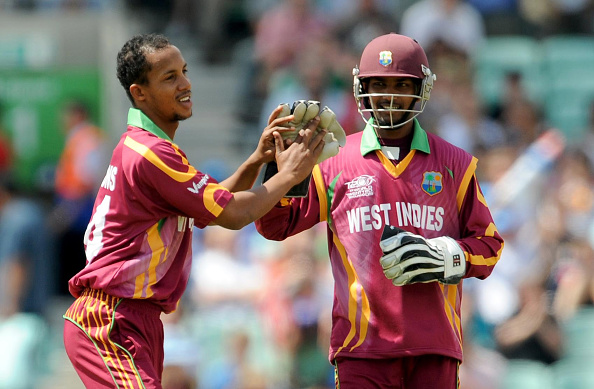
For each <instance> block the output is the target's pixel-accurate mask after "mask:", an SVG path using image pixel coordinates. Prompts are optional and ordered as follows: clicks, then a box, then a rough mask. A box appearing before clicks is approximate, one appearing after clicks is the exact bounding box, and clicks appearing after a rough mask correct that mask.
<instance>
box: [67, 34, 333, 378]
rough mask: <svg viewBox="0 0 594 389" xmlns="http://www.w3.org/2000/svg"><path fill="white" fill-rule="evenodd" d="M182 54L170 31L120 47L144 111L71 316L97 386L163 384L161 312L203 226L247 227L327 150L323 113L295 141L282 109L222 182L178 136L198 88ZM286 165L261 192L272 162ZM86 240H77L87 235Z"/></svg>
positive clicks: (103, 205) (132, 115)
mask: <svg viewBox="0 0 594 389" xmlns="http://www.w3.org/2000/svg"><path fill="white" fill-rule="evenodd" d="M187 71H188V70H187V64H186V61H185V60H184V58H183V56H182V54H181V52H180V51H179V49H178V48H177V47H175V46H174V45H172V44H171V43H170V42H169V41H168V39H167V38H166V37H164V36H162V35H155V34H149V35H138V36H135V37H133V38H131V39H130V40H129V41H128V42H126V43H125V44H124V46H123V47H122V49H121V50H120V52H119V53H118V56H117V75H118V78H119V80H120V83H121V84H122V86H123V87H124V89H125V91H126V93H127V95H128V97H129V99H130V101H131V102H132V106H133V108H131V109H130V111H129V113H128V127H127V129H126V131H125V132H124V133H123V135H122V136H121V138H120V141H119V143H118V144H117V146H116V147H115V150H114V151H113V155H112V158H111V162H110V163H109V166H108V167H107V173H106V175H105V178H104V179H103V183H102V184H101V188H100V189H99V191H98V193H97V198H96V200H95V206H94V209H93V215H92V218H91V220H90V222H89V224H88V227H87V229H86V233H85V237H84V245H85V253H86V259H87V263H86V266H85V267H84V269H82V270H80V272H78V273H77V274H76V275H75V276H74V277H73V278H71V279H70V281H69V290H70V292H71V293H72V295H73V296H74V297H76V300H75V301H74V303H73V304H72V306H71V307H70V308H69V309H68V310H67V312H66V313H65V314H64V318H65V325H64V343H65V348H66V352H67V354H68V357H69V358H70V360H71V362H72V364H73V366H74V368H75V369H76V371H77V373H78V375H79V376H80V378H81V380H82V381H83V383H84V385H85V386H86V387H87V388H93V389H95V388H128V389H133V388H134V389H136V388H145V389H148V388H151V389H152V388H161V387H162V386H161V374H162V370H163V325H162V323H161V320H160V315H161V313H162V312H164V313H169V312H172V311H173V310H175V308H176V306H177V303H178V301H179V299H180V297H181V296H182V294H183V292H184V290H185V288H186V285H187V282H188V278H189V274H190V260H191V257H192V254H191V240H192V231H193V228H194V226H196V227H198V228H204V227H206V226H207V225H209V224H217V225H220V226H223V227H226V228H231V229H239V228H242V227H243V226H245V225H247V224H249V223H251V222H253V221H254V220H255V219H257V218H258V217H261V216H262V215H264V214H265V212H267V211H268V210H269V209H270V208H272V207H273V206H274V204H276V203H277V202H278V201H279V200H280V199H281V198H282V196H283V195H284V194H285V193H286V192H287V191H288V190H289V189H290V188H291V187H292V186H294V185H295V184H297V183H299V182H301V181H302V180H304V179H305V178H306V177H307V176H308V175H309V174H310V173H311V170H312V168H313V166H314V165H315V163H316V160H317V158H318V156H319V155H320V153H321V151H322V149H323V145H324V142H323V141H322V138H323V136H324V135H325V131H323V130H321V131H319V132H318V133H317V135H315V136H314V135H313V134H314V131H313V130H314V129H317V125H318V123H319V117H317V118H314V119H313V120H312V121H311V122H310V124H309V125H308V126H306V127H304V128H302V129H301V131H300V132H299V134H300V135H298V137H297V138H296V141H295V142H293V143H292V144H291V145H290V146H288V147H286V148H285V145H284V143H283V140H282V138H281V135H280V132H282V131H287V128H285V127H283V128H281V127H280V125H281V124H286V122H287V121H290V120H292V117H291V116H287V117H283V118H277V116H278V113H279V112H280V110H278V109H277V110H276V111H274V112H273V113H272V115H271V119H270V123H271V124H270V125H269V126H267V127H266V128H265V129H264V131H263V134H262V137H261V138H260V142H259V144H258V147H257V149H256V151H254V153H253V154H252V155H251V156H250V157H249V158H248V159H247V160H246V161H245V162H244V163H243V164H242V165H241V166H240V167H239V169H238V170H237V171H236V172H235V173H234V174H233V175H231V177H229V178H228V179H226V180H224V181H223V182H221V183H218V182H217V181H216V180H214V179H213V178H212V177H210V176H209V175H208V174H207V173H203V172H200V171H198V170H196V169H195V168H194V167H193V166H192V165H190V164H189V163H188V160H187V158H186V155H185V154H184V153H183V151H182V150H181V149H180V148H179V146H178V145H176V144H175V143H174V142H173V138H174V135H175V132H176V130H177V128H178V125H179V121H180V120H184V119H187V118H189V117H190V116H191V115H192V85H191V83H190V80H189V78H188V74H187ZM273 159H275V160H276V162H277V165H278V166H279V174H277V175H276V176H274V177H272V178H271V179H270V180H268V181H267V182H266V183H264V184H263V185H261V186H258V187H255V188H253V189H250V188H251V187H252V185H253V184H254V181H255V179H256V178H257V176H258V172H259V170H260V168H261V166H262V165H263V164H265V163H267V162H270V161H272V160H273ZM78 243H79V242H73V244H78Z"/></svg>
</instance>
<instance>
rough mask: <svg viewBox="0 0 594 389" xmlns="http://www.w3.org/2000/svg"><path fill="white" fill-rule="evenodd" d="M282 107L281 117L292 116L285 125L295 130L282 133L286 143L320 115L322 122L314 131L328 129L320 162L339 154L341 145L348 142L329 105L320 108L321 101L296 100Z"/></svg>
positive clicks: (319, 158)
mask: <svg viewBox="0 0 594 389" xmlns="http://www.w3.org/2000/svg"><path fill="white" fill-rule="evenodd" d="M281 107H282V110H281V112H280V114H279V115H278V117H279V118H282V117H288V116H292V119H291V120H290V121H288V122H287V123H286V124H285V126H288V127H292V128H293V130H290V131H284V132H282V133H281V135H282V137H283V139H285V141H286V142H285V143H286V144H290V143H291V141H292V140H293V139H294V138H295V137H296V136H297V134H298V133H299V131H300V130H301V129H302V128H305V127H307V126H308V124H309V123H310V121H311V120H312V119H313V118H314V117H316V116H319V117H320V122H319V124H318V126H317V127H316V128H314V132H315V133H316V134H317V133H318V132H320V131H322V130H326V135H325V136H324V148H323V149H322V153H321V154H320V155H319V157H318V161H317V162H318V163H320V162H322V161H324V160H326V159H328V158H330V157H333V156H335V155H336V154H338V152H339V151H340V147H344V145H345V144H346V134H345V132H344V129H343V128H342V126H341V125H340V123H338V121H337V120H336V114H335V113H334V112H333V111H332V110H331V109H330V108H328V107H324V108H322V109H320V102H319V101H314V100H296V101H294V102H293V105H292V106H289V104H288V103H283V104H281ZM281 126H282V124H281Z"/></svg>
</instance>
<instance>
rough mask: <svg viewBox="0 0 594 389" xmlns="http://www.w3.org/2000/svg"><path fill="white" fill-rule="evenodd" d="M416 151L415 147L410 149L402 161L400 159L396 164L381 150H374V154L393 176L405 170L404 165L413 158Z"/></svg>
mask: <svg viewBox="0 0 594 389" xmlns="http://www.w3.org/2000/svg"><path fill="white" fill-rule="evenodd" d="M416 152H417V150H416V149H412V150H411V151H410V152H409V153H408V154H407V156H406V157H405V158H404V159H403V160H402V161H400V162H399V163H398V164H397V165H394V164H393V163H392V161H391V160H390V159H389V158H388V157H386V156H385V155H384V153H382V152H381V150H375V154H376V155H377V157H378V158H379V160H380V162H381V163H382V165H384V168H385V169H386V170H387V171H388V173H390V174H391V175H392V176H394V177H398V176H400V175H401V174H402V172H403V171H404V170H406V167H407V166H408V164H409V163H410V161H411V160H412V159H413V157H414V155H415V154H416Z"/></svg>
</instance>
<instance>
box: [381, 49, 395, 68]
mask: <svg viewBox="0 0 594 389" xmlns="http://www.w3.org/2000/svg"><path fill="white" fill-rule="evenodd" d="M379 63H380V65H382V66H389V65H390V64H391V63H392V52H391V51H387V50H386V51H380V53H379Z"/></svg>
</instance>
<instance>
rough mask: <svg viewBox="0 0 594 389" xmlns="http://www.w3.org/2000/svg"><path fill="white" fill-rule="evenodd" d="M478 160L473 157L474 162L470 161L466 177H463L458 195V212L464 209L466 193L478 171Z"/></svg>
mask: <svg viewBox="0 0 594 389" xmlns="http://www.w3.org/2000/svg"><path fill="white" fill-rule="evenodd" d="M477 162H478V159H476V157H472V161H470V165H468V168H467V169H466V173H464V177H462V182H461V183H460V187H459V188H458V194H457V195H456V202H457V203H458V211H460V209H462V202H463V201H464V196H466V191H467V190H468V185H469V183H470V180H471V179H472V177H473V176H474V172H475V171H476V164H477Z"/></svg>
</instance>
